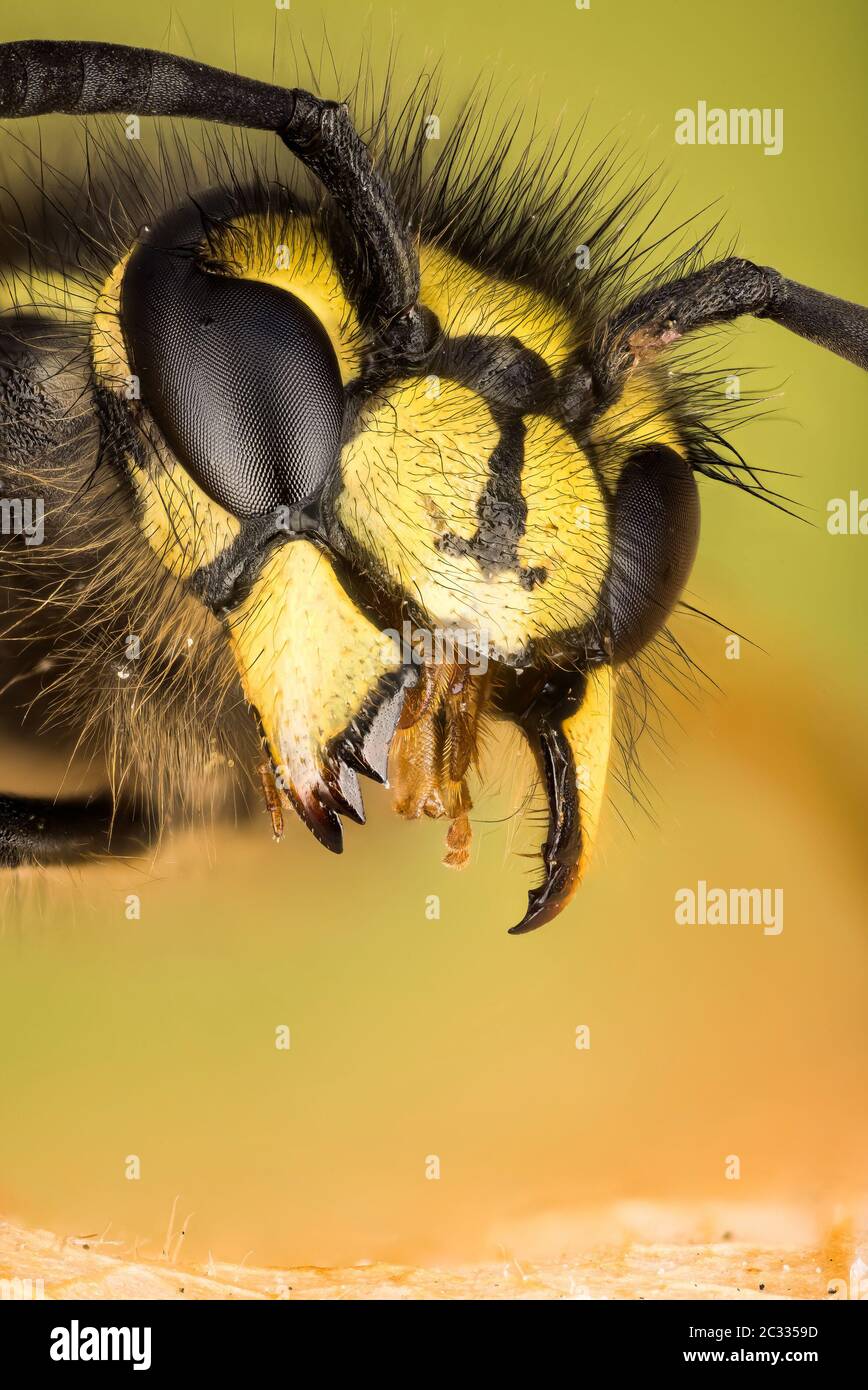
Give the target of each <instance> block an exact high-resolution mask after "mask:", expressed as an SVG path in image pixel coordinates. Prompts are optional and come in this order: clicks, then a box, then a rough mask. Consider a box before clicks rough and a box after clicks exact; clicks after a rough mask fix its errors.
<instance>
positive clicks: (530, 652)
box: [92, 216, 680, 929]
mask: <svg viewBox="0 0 868 1390" xmlns="http://www.w3.org/2000/svg"><path fill="white" fill-rule="evenodd" d="M209 255H211V256H213V257H214V262H215V265H219V269H220V273H221V274H223V275H228V276H231V277H236V278H238V279H241V280H244V281H255V282H258V283H262V284H267V285H270V286H273V287H275V288H277V289H279V290H283V291H287V292H288V293H289V294H290V295H293V296H295V298H296V300H299V301H300V302H301V303H303V304H304V305H305V306H306V309H308V310H310V311H311V313H312V314H313V315H314V316H315V318H316V320H317V321H318V323H319V324H320V325H321V326H322V328H323V329H324V330H325V333H326V334H327V337H328V341H329V342H330V344H331V347H332V349H333V351H334V356H335V359H336V362H337V364H338V368H339V372H340V378H341V381H342V383H343V386H344V388H345V389H347V394H348V397H349V396H350V395H351V394H352V392H353V388H354V383H356V382H357V381H358V380H359V378H360V377H361V376H362V375H363V373H364V370H365V353H366V350H367V345H366V340H365V335H364V333H363V331H362V329H361V327H360V324H359V320H358V317H357V315H356V312H355V310H354V308H353V306H352V304H351V303H350V301H349V299H348V298H347V297H346V295H345V293H344V290H343V288H342V281H341V277H340V275H339V273H338V268H337V266H336V264H335V261H334V258H333V255H332V252H331V250H330V248H329V244H328V240H327V238H326V236H325V233H324V231H323V229H322V227H321V226H320V225H319V223H318V222H317V221H316V219H315V218H313V217H310V216H298V217H295V218H292V219H290V220H288V221H282V222H281V223H280V224H279V225H278V224H277V223H273V224H272V223H270V222H269V220H268V219H267V218H265V217H263V218H261V219H259V220H258V221H256V222H254V223H252V222H251V221H250V219H249V218H247V219H242V220H239V221H238V222H237V223H234V224H229V225H227V226H224V227H223V228H222V229H221V232H220V235H219V236H218V237H217V238H215V239H212V242H211V244H210V245H209ZM125 264H126V258H125V260H124V261H123V262H121V263H120V264H119V266H118V267H117V268H116V270H115V272H114V273H113V275H112V276H110V277H109V279H108V281H107V282H106V285H105V287H104V290H103V293H102V295H101V296H100V298H99V301H98V303H97V306H96V310H95V313H94V317H93V327H92V352H93V360H94V366H95V371H96V374H97V378H98V381H99V383H100V385H101V386H103V387H104V388H106V389H107V390H109V391H112V392H114V393H115V394H117V395H120V396H121V397H123V399H124V400H125V401H126V402H127V408H128V410H129V412H130V414H131V416H132V417H133V419H134V420H136V421H137V422H138V423H139V424H140V425H143V426H145V428H143V429H141V430H140V432H139V437H140V439H145V440H146V441H147V442H146V446H145V447H144V448H142V447H139V448H138V449H137V450H136V451H135V452H134V453H133V452H131V453H130V455H129V456H128V457H127V458H126V459H125V466H126V470H127V475H128V478H129V480H130V483H131V485H132V488H133V491H134V494H135V497H136V501H137V509H138V520H139V525H140V527H141V528H142V530H143V532H144V534H145V535H146V537H147V539H148V542H149V544H150V545H151V547H152V549H153V550H154V552H155V554H156V555H157V556H158V557H159V559H160V561H161V562H162V563H163V564H164V565H165V566H166V567H167V568H168V569H169V570H170V571H171V572H172V574H173V575H174V576H175V577H176V578H177V579H179V580H181V581H193V582H194V583H196V582H198V579H199V577H200V576H201V575H202V574H203V573H204V572H207V571H208V570H209V568H210V569H213V568H214V567H218V568H219V566H220V565H221V564H223V563H224V562H225V561H226V557H227V556H231V555H232V554H233V553H234V548H235V547H237V546H238V545H239V544H240V543H241V539H243V527H242V525H241V523H240V522H239V520H238V518H237V517H235V516H234V515H233V514H232V513H231V511H229V510H227V509H226V508H224V507H223V506H221V505H220V504H219V503H218V502H217V501H216V500H215V499H214V498H213V497H211V496H209V495H208V493H207V492H206V491H205V490H204V489H203V488H202V487H201V486H200V484H199V483H198V482H197V481H196V479H195V478H194V477H193V476H192V474H191V472H190V471H188V470H187V469H186V468H185V466H184V464H183V463H182V462H181V460H180V459H179V458H178V457H176V456H175V455H173V453H172V451H171V449H169V447H168V446H167V445H166V443H165V440H164V439H162V438H161V436H160V434H159V431H157V430H155V429H154V428H153V427H152V425H151V422H149V420H148V415H147V411H146V410H145V409H144V408H143V407H142V405H141V404H140V403H139V401H138V398H137V390H136V386H137V380H136V378H135V375H134V373H133V372H132V369H131V366H130V360H129V353H128V351H127V345H126V339H125V335H124V332H123V328H122V324H121V286H122V281H123V275H124V270H125ZM420 266H421V301H422V303H423V304H425V305H426V306H427V307H428V308H430V309H431V310H432V311H433V312H434V313H435V314H436V315H437V318H438V320H439V322H440V325H441V328H442V330H443V332H444V334H445V335H446V336H447V337H448V338H449V339H455V340H464V341H471V340H474V341H475V340H483V341H486V340H496V339H507V340H509V342H510V343H511V345H512V349H511V350H516V349H517V350H521V351H527V352H528V353H531V354H535V359H534V360H535V361H536V362H537V363H538V364H540V371H545V372H547V373H550V374H551V376H552V377H553V378H555V377H556V376H557V374H558V373H559V372H560V371H561V370H562V369H563V368H564V367H565V365H566V364H567V362H568V359H569V357H570V354H572V353H574V352H575V351H576V349H577V347H578V346H579V345H578V344H577V343H576V342H575V340H574V332H573V329H572V327H571V325H570V323H569V321H568V319H567V318H566V316H565V315H563V314H561V313H560V311H559V310H558V308H557V306H556V305H554V304H552V303H550V302H549V301H548V300H547V299H546V298H545V297H544V296H543V295H541V294H539V293H537V292H535V291H533V290H531V289H528V288H527V287H522V286H517V285H514V284H510V283H508V282H506V281H503V280H499V279H497V278H494V277H491V276H486V275H483V274H481V273H479V272H477V271H475V270H473V269H472V268H470V267H469V266H467V265H464V264H463V263H462V262H461V261H459V260H457V258H456V257H454V256H452V255H450V254H449V253H447V252H445V251H443V250H441V249H439V248H437V247H433V246H422V247H421V248H420ZM658 443H663V444H666V445H668V446H670V447H671V448H674V449H675V450H678V449H679V448H680V439H679V432H678V428H677V426H676V424H675V423H674V421H672V420H671V419H669V418H668V417H667V416H666V415H665V412H664V411H663V410H662V408H661V397H660V393H659V390H658V386H657V383H656V381H655V378H654V377H653V376H652V375H650V374H646V375H642V374H638V375H637V376H636V377H634V379H633V380H632V382H631V383H630V384H629V385H628V388H627V390H626V391H625V392H624V394H623V395H622V396H621V398H620V399H619V401H618V403H617V405H615V406H613V407H611V408H610V409H609V410H608V411H605V412H603V413H602V414H601V415H600V416H599V417H598V418H597V419H596V421H595V422H594V425H593V428H592V429H591V430H590V431H588V432H587V433H586V434H584V435H583V436H582V437H581V439H580V438H579V437H578V436H577V434H576V433H575V432H574V431H572V430H571V429H570V428H569V426H568V425H567V424H566V423H565V422H563V421H561V420H558V419H557V418H553V416H552V415H551V413H549V412H546V411H545V410H544V409H542V408H540V409H539V410H538V411H535V410H528V411H526V412H525V413H523V414H521V415H520V416H519V415H517V414H516V413H515V412H510V411H509V410H508V409H505V408H504V403H503V402H502V401H500V402H498V401H497V400H493V399H491V398H489V396H487V394H486V392H485V391H484V389H481V388H478V387H475V386H474V385H473V384H470V383H468V381H467V380H462V379H461V373H460V372H459V373H455V374H454V375H450V374H449V372H443V373H441V374H438V373H436V372H433V371H432V372H425V373H421V374H419V375H416V376H408V377H405V378H403V379H399V380H393V381H388V382H385V383H383V382H379V383H377V384H376V385H375V386H374V388H373V389H372V390H370V391H369V392H366V393H364V394H363V395H362V396H361V398H360V399H358V400H357V403H356V407H355V410H354V412H353V416H352V426H351V428H349V429H348V430H347V431H346V433H345V438H344V442H343V444H342V447H341V449H340V453H339V458H338V460H337V464H336V470H335V474H334V476H333V478H332V479H331V481H330V484H329V488H328V509H329V512H328V518H327V523H328V524H327V527H326V531H325V539H326V541H327V543H326V544H324V543H323V540H324V537H323V535H318V536H316V537H314V538H311V539H294V540H291V541H288V542H286V543H283V544H278V545H276V546H273V547H271V548H269V549H268V551H267V553H265V554H264V556H263V559H262V562H261V563H260V564H259V565H258V566H257V568H256V573H255V574H254V575H253V577H252V579H251V582H250V583H249V584H248V585H247V587H246V589H245V591H244V592H243V593H242V594H241V596H240V598H239V599H238V601H235V602H233V604H232V605H231V607H229V608H228V609H227V611H226V612H225V614H224V617H225V622H226V632H227V639H228V641H229V643H230V644H231V647H232V650H233V652H234V654H235V657H236V659H237V663H238V669H239V676H240V681H241V685H242V688H243V691H244V694H245V697H246V699H247V701H248V703H249V705H250V707H251V710H252V711H253V712H254V714H255V716H256V718H257V719H258V720H259V724H260V728H261V732H262V739H263V748H264V752H265V755H266V759H267V765H268V766H267V773H266V777H267V781H268V783H269V785H271V786H272V792H273V795H274V797H275V798H279V800H280V801H283V802H286V803H288V804H289V805H290V806H292V807H293V808H294V809H295V810H296V811H297V812H298V813H299V814H300V815H301V816H302V818H303V819H304V820H305V822H306V823H307V825H308V826H309V827H310V828H311V829H312V830H313V832H314V833H315V834H316V836H317V837H318V838H319V839H320V840H321V841H322V842H323V843H324V844H326V845H327V846H328V847H329V848H332V849H339V848H340V844H341V840H340V821H339V815H338V813H343V814H349V815H352V816H354V818H356V819H361V818H363V813H362V806H361V796H360V793H359V788H358V783H357V778H356V774H357V772H358V771H359V770H361V771H366V772H368V773H370V774H371V775H374V776H376V777H379V778H381V779H385V777H386V775H387V765H386V757H387V755H388V753H389V748H390V746H391V770H390V773H389V775H390V776H391V779H392V781H393V784H394V786H395V792H396V801H397V809H398V810H399V811H400V812H401V813H402V814H403V815H405V816H409V817H411V818H412V817H415V816H419V815H429V816H443V817H446V818H447V819H448V820H449V821H450V822H451V828H450V831H449V834H448V837H447V855H446V862H447V863H450V864H453V865H456V866H460V865H461V864H463V863H464V862H466V859H467V857H468V847H469V838H470V827H469V821H468V818H467V817H468V812H469V810H470V809H471V805H472V802H471V797H470V792H469V790H468V779H469V777H470V775H471V774H472V771H473V768H474V765H475V761H476V756H477V744H478V737H479V728H480V723H481V721H482V720H483V719H484V717H485V716H486V715H488V714H491V713H498V712H499V713H502V714H504V715H505V716H506V717H514V718H517V719H518V720H519V722H520V723H521V724H522V727H524V728H525V730H526V732H527V733H528V737H529V738H530V739H531V743H532V746H533V748H534V751H535V753H536V754H537V759H538V763H539V767H540V772H541V775H542V778H543V781H544V783H546V785H547V791H548V793H549V803H550V810H551V817H552V819H551V823H550V830H549V838H548V841H547V844H546V846H545V847H544V851H543V853H544V859H546V874H547V878H546V883H547V887H544V889H542V890H538V891H537V895H536V896H537V901H536V902H534V894H533V893H532V894H531V907H530V909H529V914H528V918H527V919H526V921H525V923H524V924H523V927H522V929H529V926H535V925H539V924H540V922H541V921H545V920H547V919H548V917H550V916H553V915H554V914H555V912H556V911H559V910H560V908H561V907H562V906H563V903H564V902H565V901H566V900H567V899H568V897H569V896H570V895H571V893H572V891H573V890H574V888H575V885H576V883H577V882H578V881H579V879H580V878H581V875H582V873H583V872H584V869H585V866H586V863H587V860H588V855H589V852H590V849H591V847H592V845H593V840H594V837H595V833H596V826H597V822H598V819H599V814H600V809H601V806H602V802H603V792H604V786H605V777H606V767H607V763H608V756H609V747H610V742H611V731H612V720H613V701H614V689H615V679H614V672H613V670H612V668H611V667H610V666H609V665H602V666H597V667H595V668H592V669H590V670H585V671H584V672H583V673H582V674H581V678H578V677H577V679H576V680H575V681H574V682H573V683H572V685H571V686H570V687H569V688H567V687H566V686H565V687H564V695H563V699H561V700H560V702H559V703H557V704H556V706H553V707H552V708H551V709H550V710H549V711H548V713H547V714H545V715H544V716H543V715H540V718H539V720H536V716H533V718H532V717H531V716H530V715H529V714H528V715H527V716H525V714H524V713H523V712H522V707H521V701H522V700H523V699H524V698H525V697H524V695H522V693H521V692H522V691H524V690H525V688H526V689H527V690H528V692H529V695H528V697H527V698H528V701H529V705H528V708H536V705H537V704H538V703H539V700H540V699H541V698H542V696H541V692H542V691H543V689H544V687H546V671H547V669H548V666H549V665H550V663H554V666H555V667H557V668H558V670H559V672H560V673H561V674H562V673H563V668H564V666H565V665H567V666H568V665H569V661H570V652H571V646H570V644H571V642H577V641H578V638H577V635H578V634H581V633H583V632H587V631H588V629H589V625H590V626H591V627H593V623H594V617H595V614H596V613H597V611H598V608H599V604H600V598H601V592H602V590H603V586H604V584H605V582H606V576H607V573H608V571H609V568H610V564H611V559H612V545H613V542H612V526H613V504H612V479H613V478H615V479H616V478H617V474H618V469H619V466H620V461H621V460H626V459H627V458H629V457H630V455H631V454H633V453H634V452H635V450H636V449H637V448H641V447H642V446H643V445H645V444H658ZM601 458H602V459H604V460H605V467H601V464H600V460H601ZM362 595H363V597H362ZM407 614H409V615H411V616H412V623H413V628H414V634H415V635H418V633H419V631H420V630H421V631H422V632H423V633H425V634H426V635H427V637H429V638H430V637H432V635H433V637H434V638H435V639H436V640H434V641H433V645H432V643H429V646H428V647H427V648H425V647H424V644H423V650H422V654H421V655H420V652H419V648H418V647H417V646H414V645H412V643H411V647H410V648H408V646H407V642H406V634H402V633H399V632H398V631H396V630H395V625H396V624H397V623H398V621H399V619H401V618H403V617H404V616H405V615H407ZM440 639H443V640H442V641H441V640H440ZM413 641H415V636H414V639H413ZM402 643H403V645H402ZM438 643H439V645H438ZM456 644H457V645H456ZM577 650H578V649H577ZM525 668H529V672H528V671H526V670H525ZM535 681H536V684H534V682H535ZM384 711H385V712H387V713H388V717H387V716H386V713H384ZM535 721H536V722H535ZM275 804H277V803H276V802H275ZM558 808H560V809H558ZM547 856H548V857H547Z"/></svg>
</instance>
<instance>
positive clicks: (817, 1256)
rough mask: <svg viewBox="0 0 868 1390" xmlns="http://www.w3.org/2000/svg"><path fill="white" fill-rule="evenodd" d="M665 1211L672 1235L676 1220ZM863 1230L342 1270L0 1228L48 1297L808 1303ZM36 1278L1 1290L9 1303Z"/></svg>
mask: <svg viewBox="0 0 868 1390" xmlns="http://www.w3.org/2000/svg"><path fill="white" fill-rule="evenodd" d="M667 1224H668V1223H667V1221H666V1220H665V1214H664V1213H661V1214H660V1225H661V1228H665V1227H666V1225H667ZM853 1250H854V1246H853V1238H852V1223H851V1222H849V1221H847V1220H843V1221H842V1222H840V1223H838V1224H837V1225H834V1226H832V1227H831V1228H830V1229H829V1230H828V1231H827V1233H826V1235H825V1237H824V1239H823V1240H822V1241H821V1242H819V1243H815V1244H811V1245H794V1246H790V1245H788V1244H777V1243H764V1244H755V1243H750V1242H747V1241H739V1240H735V1239H732V1238H726V1239H720V1240H717V1241H711V1242H709V1241H699V1240H696V1241H692V1240H690V1239H681V1240H678V1241H677V1242H672V1241H663V1240H660V1241H654V1240H652V1239H643V1240H627V1241H624V1240H621V1241H619V1242H618V1243H617V1244H611V1245H610V1244H601V1245H598V1246H596V1247H595V1248H594V1249H593V1250H591V1251H589V1252H588V1253H587V1254H585V1255H582V1256H578V1257H574V1258H569V1259H558V1260H534V1261H530V1260H527V1261H525V1260H523V1259H519V1258H516V1257H514V1256H511V1255H510V1256H505V1257H504V1259H503V1261H498V1262H489V1263H481V1264H475V1265H467V1266H462V1267H460V1268H454V1267H453V1268H448V1269H447V1268H443V1269H437V1268H411V1267H408V1266H401V1265H393V1264H382V1263H380V1264H377V1263H371V1264H360V1265H353V1266H350V1267H347V1268H342V1269H319V1268H316V1267H312V1266H307V1267H301V1268H297V1269H286V1270H279V1269H264V1268H256V1267H253V1266H250V1265H247V1264H245V1265H234V1264H225V1263H221V1262H215V1261H211V1262H209V1264H208V1265H207V1266H204V1267H203V1266H198V1265H194V1264H190V1265H183V1264H181V1263H176V1264H172V1263H170V1262H169V1261H168V1260H159V1259H143V1258H141V1257H140V1256H139V1257H135V1256H131V1255H130V1254H129V1253H128V1252H124V1251H123V1250H113V1251H112V1253H106V1252H105V1249H104V1246H103V1243H102V1242H100V1241H99V1239H98V1238H96V1239H94V1240H93V1241H91V1240H90V1239H88V1238H82V1237H78V1238H63V1237H59V1236H57V1235H53V1234H51V1233H50V1232H47V1231H31V1230H26V1229H25V1228H23V1227H21V1226H17V1225H14V1224H12V1223H10V1222H0V1281H14V1280H18V1281H27V1280H31V1281H34V1288H38V1285H36V1281H39V1280H42V1281H43V1289H42V1292H44V1297H45V1298H48V1299H128V1298H143V1299H194V1300H195V1299H293V1298H295V1299H299V1298H301V1299H353V1300H356V1299H358V1300H372V1299H373V1300H377V1299H461V1300H464V1299H486V1300H496V1299H530V1300H547V1299H586V1298H591V1299H600V1298H604V1299H688V1298H700V1299H708V1300H715V1299H773V1300H774V1299H804V1298H818V1297H819V1298H825V1297H829V1298H841V1297H846V1296H847V1294H848V1287H847V1282H846V1281H847V1274H848V1271H849V1268H850V1263H851V1261H852V1258H853ZM16 1288H17V1295H18V1296H22V1295H23V1294H25V1293H26V1291H27V1286H26V1283H24V1284H23V1285H22V1284H19V1285H18V1286H15V1285H14V1284H11V1283H9V1282H4V1283H2V1284H0V1292H2V1293H3V1296H4V1297H7V1298H8V1297H9V1296H10V1295H12V1296H14V1295H15V1293H16Z"/></svg>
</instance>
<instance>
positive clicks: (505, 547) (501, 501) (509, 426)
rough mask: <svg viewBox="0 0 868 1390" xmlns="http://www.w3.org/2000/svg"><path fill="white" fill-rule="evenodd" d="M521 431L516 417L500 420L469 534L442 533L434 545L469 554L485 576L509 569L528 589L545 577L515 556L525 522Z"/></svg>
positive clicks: (523, 436)
mask: <svg viewBox="0 0 868 1390" xmlns="http://www.w3.org/2000/svg"><path fill="white" fill-rule="evenodd" d="M525 433H526V430H525V424H524V421H523V420H521V419H516V418H512V419H508V420H503V421H502V422H501V427H500V439H499V440H498V443H497V444H496V446H495V449H494V452H493V453H492V455H491V458H490V459H489V461H488V479H487V481H486V484H485V487H484V488H483V490H482V494H481V496H480V498H479V501H478V502H477V504H476V516H477V527H476V531H475V533H474V535H473V536H472V537H471V538H470V540H464V538H463V537H461V536H456V535H453V534H452V533H451V532H446V534H445V535H443V536H441V537H440V539H439V540H438V542H437V548H438V550H440V551H441V552H443V554H446V555H470V556H472V558H473V559H474V560H475V561H476V563H477V564H478V565H479V568H480V569H481V570H482V573H483V575H484V576H485V578H486V579H491V578H492V577H493V576H494V575H495V574H499V573H501V572H502V571H503V570H514V571H515V572H516V573H517V574H518V576H519V581H520V583H521V585H522V587H523V588H525V589H533V588H534V587H535V586H536V585H537V584H541V583H543V581H544V580H545V579H546V571H545V570H544V569H542V568H541V567H538V566H535V567H528V566H522V565H521V564H520V563H519V559H518V543H519V541H520V540H521V538H522V536H523V535H524V529H525V525H526V523H527V502H526V501H525V499H524V494H523V493H522V490H521V473H522V468H523V467H524V438H525Z"/></svg>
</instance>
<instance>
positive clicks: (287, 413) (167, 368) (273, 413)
mask: <svg viewBox="0 0 868 1390" xmlns="http://www.w3.org/2000/svg"><path fill="white" fill-rule="evenodd" d="M121 318H122V323H123V327H124V334H125V337H126V341H127V348H128V351H129V355H130V361H131V366H132V370H133V371H134V373H135V374H136V375H137V376H138V378H139V383H140V391H141V398H142V401H143V403H144V404H145V406H146V407H147V409H148V410H149V412H150V414H151V415H152V416H153V418H154V420H155V421H156V423H157V425H158V426H159V428H160V431H161V433H162V434H163V436H164V437H165V440H166V442H167V444H168V445H169V447H170V448H171V449H172V451H173V453H174V454H175V455H176V457H177V458H178V459H179V460H180V462H181V463H182V464H183V465H184V467H185V468H186V469H187V470H188V472H189V473H190V474H191V475H192V477H193V478H194V479H195V481H196V482H197V483H198V484H199V486H200V487H201V488H202V489H203V490H204V491H205V492H206V493H207V494H208V495H209V496H210V497H211V498H213V499H214V501H216V502H218V503H219V504H220V506H222V507H224V508H226V510H227V511H230V512H232V513H233V514H234V515H235V516H237V517H239V518H242V519H246V518H249V517H253V516H257V515H262V514H263V513H266V512H270V511H274V510H275V509H276V508H277V507H279V506H281V505H292V504H295V503H297V502H299V501H301V500H302V499H304V498H307V497H310V496H311V495H312V494H314V493H316V492H318V491H319V490H320V489H321V487H322V486H323V484H324V482H325V481H326V479H327V477H328V476H329V474H330V472H331V470H332V468H333V467H334V465H335V463H336V460H337V456H338V450H339V446H340V436H341V425H342V421H343V406H344V393H343V386H342V383H341V374H340V368H339V365H338V361H337V357H336V355H335V351H334V348H333V347H332V345H331V341H330V339H329V337H328V334H327V333H326V331H325V329H324V328H323V326H322V324H321V323H320V322H319V320H318V319H317V318H316V316H315V315H314V314H313V313H312V312H311V310H310V309H309V308H308V307H307V305H305V304H303V303H302V301H301V300H300V299H297V298H296V296H295V295H293V294H290V293H289V292H288V291H286V290H282V289H278V288H277V287H276V286H274V285H268V284H263V283H260V282H257V281H254V280H243V279H236V278H233V277H230V276H226V275H218V274H213V273H210V272H206V271H205V270H204V269H203V268H202V267H201V265H199V264H197V263H196V261H195V259H194V258H193V257H191V256H190V254H189V252H188V251H184V250H178V251H173V250H166V249H165V248H157V247H151V246H142V247H139V249H138V250H137V251H136V252H135V253H134V255H133V256H132V257H131V259H130V262H129V265H128V267H127V270H126V273H125V276H124V282H123V289H122V299H121Z"/></svg>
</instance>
